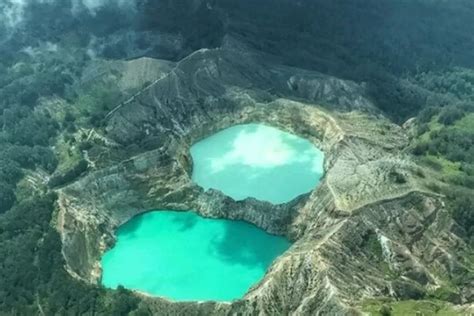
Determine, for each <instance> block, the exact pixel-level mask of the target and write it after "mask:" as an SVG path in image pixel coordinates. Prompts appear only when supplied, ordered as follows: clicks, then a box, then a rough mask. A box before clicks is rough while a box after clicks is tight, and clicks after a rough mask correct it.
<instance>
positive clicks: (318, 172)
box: [191, 124, 324, 204]
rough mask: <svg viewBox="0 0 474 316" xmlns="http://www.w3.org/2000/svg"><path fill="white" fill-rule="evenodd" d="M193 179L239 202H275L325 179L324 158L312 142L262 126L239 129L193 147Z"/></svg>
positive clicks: (207, 139) (286, 198)
mask: <svg viewBox="0 0 474 316" xmlns="http://www.w3.org/2000/svg"><path fill="white" fill-rule="evenodd" d="M191 156H192V158H193V174H192V179H193V181H194V182H195V183H197V184H198V185H200V186H201V187H203V188H204V189H206V190H207V189H209V188H213V189H217V190H220V191H222V192H223V193H224V194H226V195H228V196H230V197H232V198H233V199H234V200H243V199H245V198H247V197H254V198H256V199H259V200H263V201H268V202H272V203H274V204H279V203H284V202H288V201H291V200H292V199H294V198H295V197H297V196H299V195H301V194H303V193H307V192H310V191H311V190H313V189H314V188H315V187H316V186H317V185H318V183H319V181H320V178H321V177H322V175H323V160H324V154H323V153H322V151H320V150H319V149H318V148H316V147H315V146H314V145H313V144H312V143H311V142H309V141H308V140H306V139H303V138H300V137H298V136H295V135H293V134H289V133H286V132H283V131H280V130H278V129H276V128H273V127H269V126H266V125H261V124H245V125H236V126H233V127H230V128H227V129H225V130H223V131H220V132H218V133H216V134H214V135H212V136H210V137H208V138H205V139H204V140H202V141H199V142H198V143H196V144H195V145H193V146H192V147H191Z"/></svg>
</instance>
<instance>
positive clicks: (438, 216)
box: [57, 38, 474, 315]
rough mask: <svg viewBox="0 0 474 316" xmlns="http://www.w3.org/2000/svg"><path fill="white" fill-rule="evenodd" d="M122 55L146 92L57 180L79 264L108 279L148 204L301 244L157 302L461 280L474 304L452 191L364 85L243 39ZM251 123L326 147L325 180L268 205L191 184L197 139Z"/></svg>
mask: <svg viewBox="0 0 474 316" xmlns="http://www.w3.org/2000/svg"><path fill="white" fill-rule="evenodd" d="M120 63H121V64H120V65H113V66H112V67H111V68H113V69H114V71H115V72H119V73H120V74H121V75H120V78H121V79H120V80H121V81H120V86H121V87H122V88H123V89H130V88H136V89H138V90H139V92H138V93H136V94H134V95H133V96H132V97H131V98H130V99H129V100H127V101H126V102H123V103H122V104H120V105H118V106H117V107H116V108H115V109H114V110H112V111H111V112H110V113H109V115H107V124H106V126H105V128H104V129H103V130H102V131H98V136H97V137H98V138H100V139H101V140H102V141H101V142H100V144H98V145H97V147H100V148H99V150H97V151H96V152H100V154H97V155H93V154H91V155H89V156H90V159H91V162H97V163H94V164H92V166H93V167H91V168H90V171H89V172H88V173H87V174H86V175H85V176H83V177H82V178H80V179H78V180H77V181H76V182H74V183H71V184H69V185H67V186H65V187H63V188H60V189H59V190H58V193H59V212H58V221H57V226H58V230H59V231H60V233H61V236H62V242H63V254H64V257H65V259H66V262H67V269H68V271H69V272H70V273H71V274H72V275H74V276H76V277H77V278H80V279H82V280H84V281H86V282H91V283H98V282H99V280H100V274H101V270H100V256H101V255H102V253H103V252H104V251H105V250H106V249H107V248H108V247H111V246H112V245H113V243H114V230H115V229H116V228H117V227H118V226H119V225H120V224H122V223H124V222H126V221H127V220H129V219H130V218H131V217H133V216H135V215H137V214H139V213H140V212H144V211H146V210H149V209H162V208H163V209H175V210H189V209H191V210H195V211H196V212H198V213H200V214H201V215H203V216H207V217H216V218H217V217H218V218H230V219H243V220H246V221H248V222H251V223H254V224H255V225H257V226H259V227H262V228H264V229H265V230H267V231H269V232H271V233H275V234H283V235H286V236H288V237H289V238H290V239H291V240H293V241H294V244H293V246H292V247H291V248H290V249H289V250H288V251H287V252H286V253H285V254H284V255H282V256H281V257H280V258H278V259H277V260H276V261H275V262H274V264H273V265H272V266H271V268H270V269H269V271H268V272H267V274H266V276H265V278H264V279H263V280H262V281H261V282H260V283H258V284H256V285H255V286H254V287H253V288H252V289H250V290H249V292H248V293H247V294H246V295H245V297H244V298H243V299H242V300H239V301H236V302H232V303H214V302H190V303H176V302H169V301H167V300H164V299H160V298H149V297H146V296H144V297H143V302H144V303H143V304H148V306H149V308H150V310H151V311H155V312H158V311H159V312H160V313H163V314H183V315H193V314H194V315H198V314H201V315H202V314H204V315H212V314H214V315H224V314H237V313H239V314H243V315H253V314H257V315H258V314H260V315H284V314H294V315H315V314H331V315H337V314H358V313H361V312H362V311H363V306H362V304H363V301H364V299H366V298H373V297H393V298H396V299H419V298H422V297H424V296H425V295H427V294H429V293H432V292H433V291H436V289H437V288H445V287H449V288H453V287H454V289H453V291H452V295H451V296H450V297H449V300H450V301H452V302H453V303H455V304H467V303H470V302H472V300H473V299H474V293H472V291H470V290H469V289H472V284H462V282H461V283H456V286H453V280H455V279H457V278H460V276H462V275H464V274H466V273H468V272H469V271H470V267H469V266H468V263H467V262H465V259H463V256H462V254H463V253H464V252H465V251H466V245H465V244H464V243H463V241H462V240H461V239H459V238H458V237H457V236H456V234H455V233H454V232H455V228H456V227H455V225H454V223H453V221H452V220H451V219H450V217H449V215H448V212H447V210H446V209H445V207H444V203H443V197H442V196H438V195H436V194H433V193H431V192H430V190H429V189H428V188H427V185H426V183H427V179H426V177H425V172H424V170H423V169H422V168H420V167H419V166H417V165H416V164H415V163H414V162H413V161H412V160H411V159H410V157H409V156H408V155H407V154H405V153H404V148H406V146H407V145H408V136H407V132H406V131H405V130H403V129H402V128H401V127H399V126H397V125H394V124H392V123H390V122H389V121H388V120H386V119H385V118H384V117H383V116H382V115H381V114H380V113H379V112H378V111H377V110H376V109H375V107H374V106H373V104H372V103H371V101H370V100H369V99H368V98H367V97H366V93H365V88H364V87H363V86H359V85H357V84H355V83H353V82H349V81H344V80H340V79H337V78H333V77H329V76H326V75H322V74H319V73H316V72H310V71H306V70H302V69H297V68H291V67H286V66H281V65H278V64H277V63H275V62H274V61H273V60H272V58H271V57H269V56H264V55H261V54H259V53H256V52H253V51H252V50H250V49H248V48H247V47H245V46H244V45H242V44H241V43H239V42H238V41H235V40H233V39H232V38H226V39H225V40H224V43H223V45H222V47H220V48H217V49H211V50H208V49H203V50H199V51H196V52H195V53H193V54H191V55H189V56H188V57H186V58H184V59H183V60H181V61H179V62H177V63H167V62H162V61H153V60H150V59H140V60H135V61H130V62H120ZM104 71H105V72H106V73H107V70H104ZM91 78H95V77H94V76H91ZM90 80H97V79H90ZM139 88H140V89H139ZM244 122H261V123H265V124H268V125H272V126H275V127H278V128H281V129H283V130H286V131H289V132H292V133H295V134H297V135H300V136H302V137H305V138H307V139H309V140H310V141H312V142H313V143H315V144H316V145H317V146H318V147H320V148H321V149H322V150H323V151H324V152H325V158H326V159H325V163H324V168H325V176H324V178H323V180H322V182H321V184H320V185H319V186H318V188H315V190H314V191H313V192H311V193H310V194H307V195H304V196H301V197H299V198H297V199H296V200H294V201H292V202H290V203H287V204H282V205H271V204H269V203H266V202H260V201H256V200H253V199H247V200H244V201H238V202H236V201H233V200H232V199H230V198H229V197H226V196H224V195H223V194H222V193H220V192H218V191H213V190H210V191H207V192H204V191H203V190H202V189H201V188H200V187H198V186H197V185H195V184H193V183H192V182H191V180H190V172H191V170H192V159H191V158H190V155H189V148H190V146H191V144H192V143H194V142H196V141H197V140H199V139H201V138H203V137H205V136H207V135H210V134H212V133H214V132H216V131H218V130H220V129H223V128H225V127H228V126H231V125H234V124H239V123H244ZM103 157H109V158H103Z"/></svg>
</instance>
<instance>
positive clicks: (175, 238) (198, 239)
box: [102, 211, 290, 301]
mask: <svg viewBox="0 0 474 316" xmlns="http://www.w3.org/2000/svg"><path fill="white" fill-rule="evenodd" d="M289 246H290V243H289V241H288V240H287V239H286V238H283V237H278V236H274V235H270V234H268V233H266V232H265V231H263V230H261V229H259V228H257V227H255V226H253V225H251V224H248V223H245V222H242V221H230V220H217V219H206V218H203V217H200V216H198V215H197V214H195V213H193V212H174V211H153V212H148V213H145V214H142V215H139V216H137V217H135V218H133V219H132V220H130V221H129V222H127V223H125V224H124V225H122V226H121V227H120V228H119V229H118V231H117V243H116V245H115V247H114V248H112V249H111V250H109V251H107V252H106V253H105V255H104V256H103V258H102V268H103V274H102V284H103V285H104V286H106V287H110V288H116V287H117V286H118V285H123V286H124V287H126V288H128V289H134V290H139V291H142V292H146V293H148V294H151V295H154V296H162V297H166V298H169V299H172V300H177V301H191V300H216V301H228V300H233V299H239V298H241V297H242V296H243V295H244V294H245V293H246V292H247V290H248V289H249V288H250V287H251V286H252V285H254V284H256V283H257V282H258V281H259V280H261V279H262V277H263V276H264V274H265V272H266V270H267V268H268V267H269V266H270V264H271V263H272V261H273V260H275V258H276V257H277V256H279V255H280V254H282V253H283V252H284V251H285V250H287V249H288V248H289Z"/></svg>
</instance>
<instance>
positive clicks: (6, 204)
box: [0, 182, 16, 213]
mask: <svg viewBox="0 0 474 316" xmlns="http://www.w3.org/2000/svg"><path fill="white" fill-rule="evenodd" d="M15 200H16V198H15V193H14V192H13V189H12V187H11V186H10V185H9V184H7V183H5V182H0V213H4V212H6V211H8V210H9V209H10V208H11V207H12V206H13V204H14V203H15Z"/></svg>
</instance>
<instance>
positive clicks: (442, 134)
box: [0, 0, 474, 315]
mask: <svg viewBox="0 0 474 316" xmlns="http://www.w3.org/2000/svg"><path fill="white" fill-rule="evenodd" d="M7 2H8V1H7ZM28 3H29V4H28V6H27V8H26V9H25V11H26V12H27V14H25V15H24V21H22V23H21V25H19V26H17V27H16V28H13V29H12V28H8V27H5V26H3V29H2V26H0V125H1V129H0V258H2V259H1V262H0V265H1V266H0V285H1V286H0V315H36V314H42V315H128V314H130V313H132V315H147V310H146V306H144V305H141V304H139V302H140V301H139V300H138V299H137V298H136V297H135V296H134V295H132V294H131V293H130V292H129V291H127V290H126V289H123V288H119V289H118V290H116V291H111V290H107V289H105V288H102V287H98V286H90V285H86V284H84V283H82V282H80V281H78V280H76V279H74V278H73V277H71V276H70V274H69V273H67V271H66V270H65V268H64V259H63V257H62V254H61V240H60V235H59V233H58V232H57V231H56V229H55V228H54V224H53V221H54V214H55V212H56V210H57V206H56V196H55V194H54V193H53V192H54V190H53V189H54V188H57V187H60V186H62V185H65V184H67V183H69V182H71V181H72V180H74V179H76V178H77V177H78V176H80V175H81V174H83V173H84V172H86V171H87V170H88V162H87V161H86V160H85V159H84V158H83V157H82V156H81V154H80V153H81V148H86V147H87V146H90V144H88V141H87V140H86V139H85V137H80V136H78V135H80V132H78V131H79V130H80V129H81V128H83V127H95V128H99V129H100V128H101V127H102V126H103V123H104V120H105V115H106V114H107V113H108V111H110V110H111V109H112V108H113V107H115V106H116V105H117V104H119V103H120V102H121V101H123V98H124V94H123V93H122V92H120V91H118V90H117V87H115V86H114V85H110V84H108V83H107V82H105V83H104V84H102V85H99V86H91V87H87V86H81V87H79V86H78V85H77V84H76V83H77V82H78V80H79V78H81V76H82V74H83V71H84V69H85V67H86V66H87V65H89V64H90V63H91V61H92V60H93V59H94V58H103V59H132V58H136V57H141V56H149V57H155V58H167V59H171V60H179V59H181V58H182V57H184V56H186V55H187V54H189V53H191V52H193V51H194V50H196V49H199V48H203V47H207V48H210V47H218V46H219V45H220V44H221V42H222V40H223V38H224V36H227V35H231V36H234V37H236V38H239V39H240V40H242V41H243V42H244V43H246V44H247V45H249V46H250V47H252V48H254V49H256V50H259V51H262V52H264V53H266V54H268V56H269V58H275V59H276V60H278V61H280V62H281V63H282V64H286V65H290V66H293V67H300V68H307V69H312V70H317V71H319V72H322V73H327V74H330V75H334V76H336V77H340V78H344V79H350V80H354V81H356V82H358V83H364V84H365V85H366V86H367V87H368V91H369V94H370V95H369V96H368V97H369V98H370V99H371V100H373V101H374V104H376V106H377V107H378V108H379V110H380V112H381V113H384V114H386V115H387V116H388V117H390V118H391V119H392V120H393V122H396V123H397V124H400V125H401V124H403V123H404V122H405V121H407V120H408V119H410V118H415V120H416V122H417V124H416V131H415V132H414V134H413V138H412V140H411V145H410V148H407V151H408V152H410V153H411V154H413V155H414V156H415V157H416V159H417V160H418V161H419V162H420V163H421V164H423V165H424V166H426V167H427V168H430V169H431V170H432V171H433V174H435V175H436V177H437V178H438V179H439V180H440V183H441V184H439V183H438V182H435V181H433V187H432V189H433V190H434V191H436V192H438V193H440V194H444V195H446V196H447V197H448V201H449V204H450V205H449V208H450V210H451V211H452V216H453V218H454V219H455V220H456V221H457V223H458V224H459V231H460V232H461V236H462V237H463V238H464V239H465V240H466V242H468V243H470V245H471V246H472V247H474V37H473V36H472V34H474V23H472V17H473V16H474V3H472V1H468V0H460V1H450V2H447V1H436V0H414V1H406V0H368V1H349V0H347V1H346V0H340V1H334V0H314V1H310V0H306V1H292V0H273V1H270V0H262V1H251V0H241V1H231V0H224V1H208V4H207V6H212V7H213V8H215V10H212V11H210V10H207V9H206V7H207V6H206V4H202V5H201V7H200V8H199V9H198V10H197V11H196V12H195V13H194V14H193V15H192V16H190V15H189V14H188V13H187V12H189V7H190V6H193V4H192V1H191V0H179V1H170V0H168V1H165V0H163V1H153V0H137V1H136V3H137V4H136V8H135V9H134V10H133V12H132V11H131V10H122V9H120V8H118V7H116V6H114V5H112V4H110V5H106V6H103V7H101V8H100V9H99V10H98V11H97V12H95V13H94V14H91V13H90V12H87V11H84V12H82V13H80V14H73V13H72V10H71V8H72V2H71V1H45V2H34V1H31V2H28ZM177 20H179V21H181V22H182V23H179V24H177V23H175V21H177ZM125 32H134V33H135V34H136V35H135V36H136V39H135V41H134V42H133V44H132V48H131V47H130V45H131V44H130V43H128V42H126V41H120V40H115V39H116V38H120V36H121V35H123V34H124V33H125ZM150 32H167V33H174V34H182V36H183V44H182V46H181V47H180V48H179V49H176V50H173V49H171V48H168V49H165V48H163V47H161V46H159V45H154V44H153V39H152V38H151V37H150V36H148V35H147V34H149V33H150ZM113 36H115V37H114V38H112V37H113ZM91 43H92V44H91ZM94 43H99V44H94ZM48 45H50V46H51V45H52V46H53V47H49V46H48ZM94 45H96V46H94ZM144 47H146V49H144ZM26 48H29V49H26ZM92 50H94V56H93V55H92V54H91V51H92ZM51 98H53V99H54V98H57V99H61V100H62V102H64V103H63V105H64V106H65V110H64V111H62V112H60V113H55V112H51V111H49V110H48V108H47V107H45V106H44V104H45V103H47V102H50V101H51ZM58 144H66V145H65V146H63V147H65V148H68V149H65V152H60V150H59V149H60V146H59V145H58ZM72 145H74V146H72ZM58 148H59V149H58ZM70 148H75V149H74V150H75V151H71V149H70ZM68 150H69V152H68ZM46 179H47V180H46ZM28 181H30V182H33V187H34V189H32V185H29V184H28V183H27V182H28Z"/></svg>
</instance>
